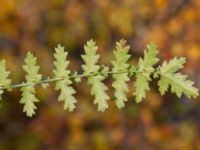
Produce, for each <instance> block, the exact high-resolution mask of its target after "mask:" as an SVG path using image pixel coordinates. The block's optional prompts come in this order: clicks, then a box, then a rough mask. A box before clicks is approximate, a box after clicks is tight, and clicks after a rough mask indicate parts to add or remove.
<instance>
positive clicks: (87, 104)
mask: <svg viewBox="0 0 200 150" xmlns="http://www.w3.org/2000/svg"><path fill="white" fill-rule="evenodd" d="M90 38H93V39H94V40H96V41H97V44H98V45H99V53H100V54H101V63H104V64H107V65H110V60H111V59H113V55H112V50H113V49H114V45H115V41H117V40H120V39H121V38H124V39H126V40H128V43H129V44H130V46H131V52H130V53H132V54H133V58H132V63H135V62H136V61H137V60H138V57H140V56H142V54H143V49H144V47H145V45H146V44H147V43H149V42H154V43H156V44H157V45H158V47H159V49H160V58H161V60H164V59H166V60H169V59H170V58H172V57H173V56H185V57H186V58H187V61H188V62H187V65H186V67H185V69H184V70H183V71H184V72H185V73H186V74H188V75H189V76H190V78H191V79H192V80H194V81H195V83H196V86H197V87H199V86H200V68H199V64H200V1H199V0H151V1H150V0H140V1H139V0H110V1H109V0H90V1H89V0H51V1H49V0H42V1H41V0H0V58H1V59H6V61H7V64H8V68H9V70H11V72H12V73H11V78H12V79H13V81H14V82H21V81H23V79H24V73H23V71H22V69H21V66H22V64H23V59H24V56H25V54H26V52H27V51H32V52H33V53H34V54H35V55H36V56H37V57H38V62H39V64H40V66H41V72H42V73H43V74H44V75H52V69H53V64H52V62H53V59H52V55H53V51H54V47H55V46H56V45H57V44H58V43H61V44H63V45H65V46H66V49H67V50H68V51H69V55H70V56H69V57H70V60H71V63H70V68H71V69H72V70H80V65H81V63H82V61H81V59H80V54H82V53H83V45H84V44H85V43H86V41H87V40H89V39H90ZM111 82H112V80H108V81H106V83H107V84H108V85H109V87H110V84H111ZM132 84H133V81H131V82H130V83H129V87H130V91H133V90H134V89H133V85H132ZM53 86H54V85H53V84H52V85H51V86H50V87H49V88H48V90H43V89H40V88H38V94H37V96H38V98H39V99H40V100H41V101H40V103H38V104H37V107H38V109H37V114H36V115H35V116H34V117H33V118H27V117H26V116H25V114H23V113H22V105H20V104H18V102H19V99H20V93H19V91H18V90H13V91H12V92H6V93H5V95H4V96H3V99H4V100H3V101H1V108H0V132H1V134H0V149H2V150H7V149H8V150H10V149H12V150H13V149H15V150H27V149H28V150H37V149H48V150H63V149H66V150H80V149H81V150H87V149H91V150H112V149H113V150H118V149H119V150H121V149H123V150H124V149H130V150H133V149H139V150H160V149H162V150H196V149H200V119H199V118H200V109H199V108H200V103H199V102H198V100H188V99H186V98H185V97H182V98H181V99H180V100H179V99H178V98H176V97H175V96H174V95H172V94H167V95H166V96H163V97H162V96H160V95H159V93H158V92H157V86H156V82H155V83H152V90H151V92H149V93H148V96H147V98H146V99H145V100H144V101H143V103H141V104H139V105H138V104H136V103H135V102H134V97H133V96H132V95H131V92H130V93H129V94H128V97H129V102H127V104H126V107H125V108H124V109H122V110H117V108H116V107H115V106H114V104H113V102H112V101H111V100H110V101H109V105H110V108H109V109H108V110H107V111H106V112H104V113H99V112H97V109H96V106H94V105H93V98H92V97H91V96H89V90H90V89H89V86H87V85H86V84H85V82H84V83H81V84H80V85H79V86H77V85H74V86H75V88H76V89H77V95H76V97H77V100H78V104H77V109H76V111H75V112H72V113H71V112H70V113H69V112H66V111H64V110H63V106H62V104H61V103H58V102H57V96H58V93H56V92H54V90H53ZM110 89H111V88H110ZM109 94H110V95H112V90H109ZM198 99H199V98H198Z"/></svg>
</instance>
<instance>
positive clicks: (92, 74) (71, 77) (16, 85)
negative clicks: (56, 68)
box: [0, 69, 137, 90]
mask: <svg viewBox="0 0 200 150" xmlns="http://www.w3.org/2000/svg"><path fill="white" fill-rule="evenodd" d="M136 72H137V70H136V69H135V70H133V71H130V70H126V71H108V72H106V73H104V74H109V75H111V74H122V73H136ZM96 75H102V73H101V72H98V73H90V74H77V75H69V79H75V78H84V77H89V76H96ZM64 79H65V78H62V77H61V78H48V79H42V80H40V81H39V82H31V83H30V82H25V83H24V82H22V83H19V84H12V85H9V86H6V87H0V90H5V89H14V88H20V87H25V86H35V85H37V84H43V83H49V82H55V81H60V80H64Z"/></svg>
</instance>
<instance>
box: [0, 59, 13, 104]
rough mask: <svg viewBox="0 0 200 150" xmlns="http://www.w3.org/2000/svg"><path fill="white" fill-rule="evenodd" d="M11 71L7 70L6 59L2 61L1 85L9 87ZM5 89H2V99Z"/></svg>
mask: <svg viewBox="0 0 200 150" xmlns="http://www.w3.org/2000/svg"><path fill="white" fill-rule="evenodd" d="M9 74H10V72H9V71H7V67H6V62H5V60H1V61H0V87H8V86H9V85H10V84H11V80H10V79H8V76H9ZM2 94H3V90H0V100H1V99H2V97H1V95H2Z"/></svg>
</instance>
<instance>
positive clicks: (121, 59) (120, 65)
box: [112, 40, 131, 109]
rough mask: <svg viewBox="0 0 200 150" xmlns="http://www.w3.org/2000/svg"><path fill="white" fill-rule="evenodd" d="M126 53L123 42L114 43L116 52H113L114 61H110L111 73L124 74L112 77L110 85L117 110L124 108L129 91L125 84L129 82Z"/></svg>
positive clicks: (126, 49)
mask: <svg viewBox="0 0 200 150" xmlns="http://www.w3.org/2000/svg"><path fill="white" fill-rule="evenodd" d="M128 51H129V46H126V41H125V40H121V41H120V42H117V43H116V50H115V51H114V56H115V60H114V61H112V65H113V68H112V71H113V72H120V71H121V72H125V73H118V74H113V75H112V77H113V79H115V81H114V82H113V84H112V87H113V88H114V96H115V98H116V100H115V104H116V105H117V107H118V108H119V109H121V108H122V107H124V102H126V101H127V97H126V92H128V91H129V90H128V86H127V84H126V82H127V81H129V80H130V79H129V77H128V73H127V70H128V68H129V66H130V65H129V64H128V63H127V62H128V60H129V58H130V57H131V55H129V54H128Z"/></svg>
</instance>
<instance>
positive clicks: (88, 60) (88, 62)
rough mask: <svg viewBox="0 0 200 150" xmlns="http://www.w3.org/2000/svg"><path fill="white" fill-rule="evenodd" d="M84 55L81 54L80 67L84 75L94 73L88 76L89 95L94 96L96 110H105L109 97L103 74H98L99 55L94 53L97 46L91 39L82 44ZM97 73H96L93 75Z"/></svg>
mask: <svg viewBox="0 0 200 150" xmlns="http://www.w3.org/2000/svg"><path fill="white" fill-rule="evenodd" d="M84 51H85V55H81V57H82V59H83V61H84V62H85V64H84V65H82V69H83V71H84V74H85V75H90V74H94V76H88V84H89V85H91V95H93V96H94V97H95V100H94V104H97V105H98V111H105V109H107V108H108V104H107V100H108V99H109V97H108V95H107V94H106V92H105V91H106V90H107V87H106V86H105V85H104V84H103V82H102V81H103V80H104V79H105V76H103V75H101V74H99V70H100V66H99V65H97V64H96V63H97V62H98V59H99V55H97V54H96V52H97V46H96V44H95V42H94V41H93V40H90V41H88V42H87V44H86V45H85V46H84ZM95 74H97V75H95Z"/></svg>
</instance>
